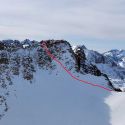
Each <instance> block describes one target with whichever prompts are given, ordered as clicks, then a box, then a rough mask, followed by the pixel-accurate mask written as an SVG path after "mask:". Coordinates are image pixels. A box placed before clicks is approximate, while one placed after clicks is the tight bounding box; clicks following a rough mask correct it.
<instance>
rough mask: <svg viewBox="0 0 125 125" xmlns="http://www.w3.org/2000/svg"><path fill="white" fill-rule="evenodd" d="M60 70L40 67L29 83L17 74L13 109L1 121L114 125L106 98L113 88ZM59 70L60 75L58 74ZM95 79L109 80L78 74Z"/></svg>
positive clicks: (33, 124) (9, 123) (35, 124)
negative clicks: (71, 75)
mask: <svg viewBox="0 0 125 125" xmlns="http://www.w3.org/2000/svg"><path fill="white" fill-rule="evenodd" d="M57 69H58V70H54V71H52V72H53V73H52V74H49V71H44V70H39V69H37V72H36V74H35V77H34V82H33V83H32V84H28V83H27V82H26V81H24V80H23V79H22V78H21V76H19V77H15V78H14V79H13V80H14V83H15V84H14V85H13V89H14V90H16V92H13V93H11V95H10V97H9V98H8V105H9V108H10V109H9V111H8V112H7V114H6V115H5V116H4V117H3V118H2V120H1V121H0V124H1V125H83V124H85V125H110V109H109V107H108V105H107V104H106V103H105V99H106V98H107V97H108V96H109V94H110V92H108V91H104V90H102V89H99V88H96V87H92V86H90V85H86V84H81V83H80V82H78V81H75V80H74V79H72V78H71V77H70V76H68V75H67V74H66V73H65V71H63V70H62V69H61V67H58V68H57ZM57 74H58V75H57ZM75 75H77V76H78V77H80V78H83V79H84V78H86V79H89V81H91V82H96V83H102V84H107V83H106V82H107V81H105V80H104V79H103V78H98V77H95V76H93V77H92V76H91V78H92V79H90V78H89V77H87V76H86V75H85V76H83V75H81V76H80V75H79V74H75Z"/></svg>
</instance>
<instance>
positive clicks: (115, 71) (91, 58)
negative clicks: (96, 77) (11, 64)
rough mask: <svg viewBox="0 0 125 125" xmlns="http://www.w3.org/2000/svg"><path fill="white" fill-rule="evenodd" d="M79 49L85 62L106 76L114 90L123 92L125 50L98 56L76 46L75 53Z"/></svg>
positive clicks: (124, 85)
mask: <svg viewBox="0 0 125 125" xmlns="http://www.w3.org/2000/svg"><path fill="white" fill-rule="evenodd" d="M78 49H80V51H81V53H82V54H83V55H85V58H86V62H87V63H90V64H93V65H95V66H97V68H98V69H99V70H100V71H101V73H103V74H106V75H107V76H108V78H109V80H110V81H111V83H112V85H113V86H114V88H117V89H121V90H122V91H124V87H125V67H124V63H125V62H124V59H125V50H121V51H119V50H111V51H109V52H105V53H104V54H100V53H99V52H96V51H93V50H88V49H87V48H85V47H82V46H78V47H76V49H75V51H77V50H78Z"/></svg>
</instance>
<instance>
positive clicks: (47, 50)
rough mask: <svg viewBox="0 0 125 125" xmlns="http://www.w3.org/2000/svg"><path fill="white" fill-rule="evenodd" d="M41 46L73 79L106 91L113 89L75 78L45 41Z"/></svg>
mask: <svg viewBox="0 0 125 125" xmlns="http://www.w3.org/2000/svg"><path fill="white" fill-rule="evenodd" d="M41 47H43V48H44V49H45V51H46V53H47V55H48V56H49V57H51V58H52V59H53V60H55V61H56V62H57V63H58V64H59V65H60V66H61V67H62V68H63V69H64V70H65V71H66V72H67V73H68V74H69V75H70V76H71V77H72V78H73V79H75V80H77V81H79V82H82V83H85V84H89V85H91V86H94V87H98V88H101V89H103V90H106V91H110V92H111V91H113V90H111V89H109V88H106V87H104V86H101V85H98V84H95V83H91V82H88V81H85V80H81V79H79V78H77V77H76V76H74V75H73V74H72V73H71V72H70V71H69V70H68V69H67V68H66V67H65V66H64V65H63V64H62V63H61V62H60V61H59V60H58V59H57V58H56V57H55V56H54V55H53V54H52V53H51V52H50V51H49V49H48V48H47V46H46V43H44V42H43V43H42V44H41Z"/></svg>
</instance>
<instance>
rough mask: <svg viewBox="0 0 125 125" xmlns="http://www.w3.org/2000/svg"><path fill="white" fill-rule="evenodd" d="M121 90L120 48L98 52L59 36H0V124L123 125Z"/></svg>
mask: <svg viewBox="0 0 125 125" xmlns="http://www.w3.org/2000/svg"><path fill="white" fill-rule="evenodd" d="M42 43H44V44H46V47H47V49H48V50H49V52H50V53H51V54H52V55H53V56H54V57H55V58H56V59H58V60H59V61H60V62H61V64H62V65H63V66H64V67H65V68H66V69H67V70H68V72H70V73H71V74H72V75H73V76H74V77H75V78H76V79H73V77H71V76H70V75H69V74H68V73H67V72H66V71H65V70H64V69H63V68H62V66H61V65H60V64H59V63H57V62H56V61H55V60H54V58H52V57H50V56H49V55H48V53H47V52H46V49H45V48H44V47H43V46H42ZM77 79H79V80H84V81H87V82H89V83H93V84H96V85H97V86H92V85H90V84H87V83H83V82H80V81H78V80H77ZM98 86H102V87H104V88H107V89H109V90H111V91H107V90H105V89H102V88H100V87H98ZM124 91H125V50H111V51H108V52H105V53H99V52H96V51H93V50H89V49H87V48H86V47H85V46H84V45H82V46H77V47H75V48H73V47H72V46H71V45H70V43H69V42H67V41H65V40H43V41H41V42H37V41H30V40H28V39H26V40H24V41H21V42H20V41H18V40H2V41H0V124H1V125H92V124H93V125H124V123H125V120H124V119H125V116H124V113H125V105H124V103H125V94H124ZM119 116H120V117H119Z"/></svg>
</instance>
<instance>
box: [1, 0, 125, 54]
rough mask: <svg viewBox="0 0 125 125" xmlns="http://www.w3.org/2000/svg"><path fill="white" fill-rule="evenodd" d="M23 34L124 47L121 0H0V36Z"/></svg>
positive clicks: (124, 8)
mask: <svg viewBox="0 0 125 125" xmlns="http://www.w3.org/2000/svg"><path fill="white" fill-rule="evenodd" d="M26 38H28V39H31V40H32V39H35V40H38V41H40V40H42V39H65V40H68V41H69V42H71V43H72V44H73V45H78V44H85V46H87V47H88V48H90V49H95V50H99V51H101V52H103V51H107V50H109V49H125V0H0V39H1V40H2V39H18V40H23V39H26Z"/></svg>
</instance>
